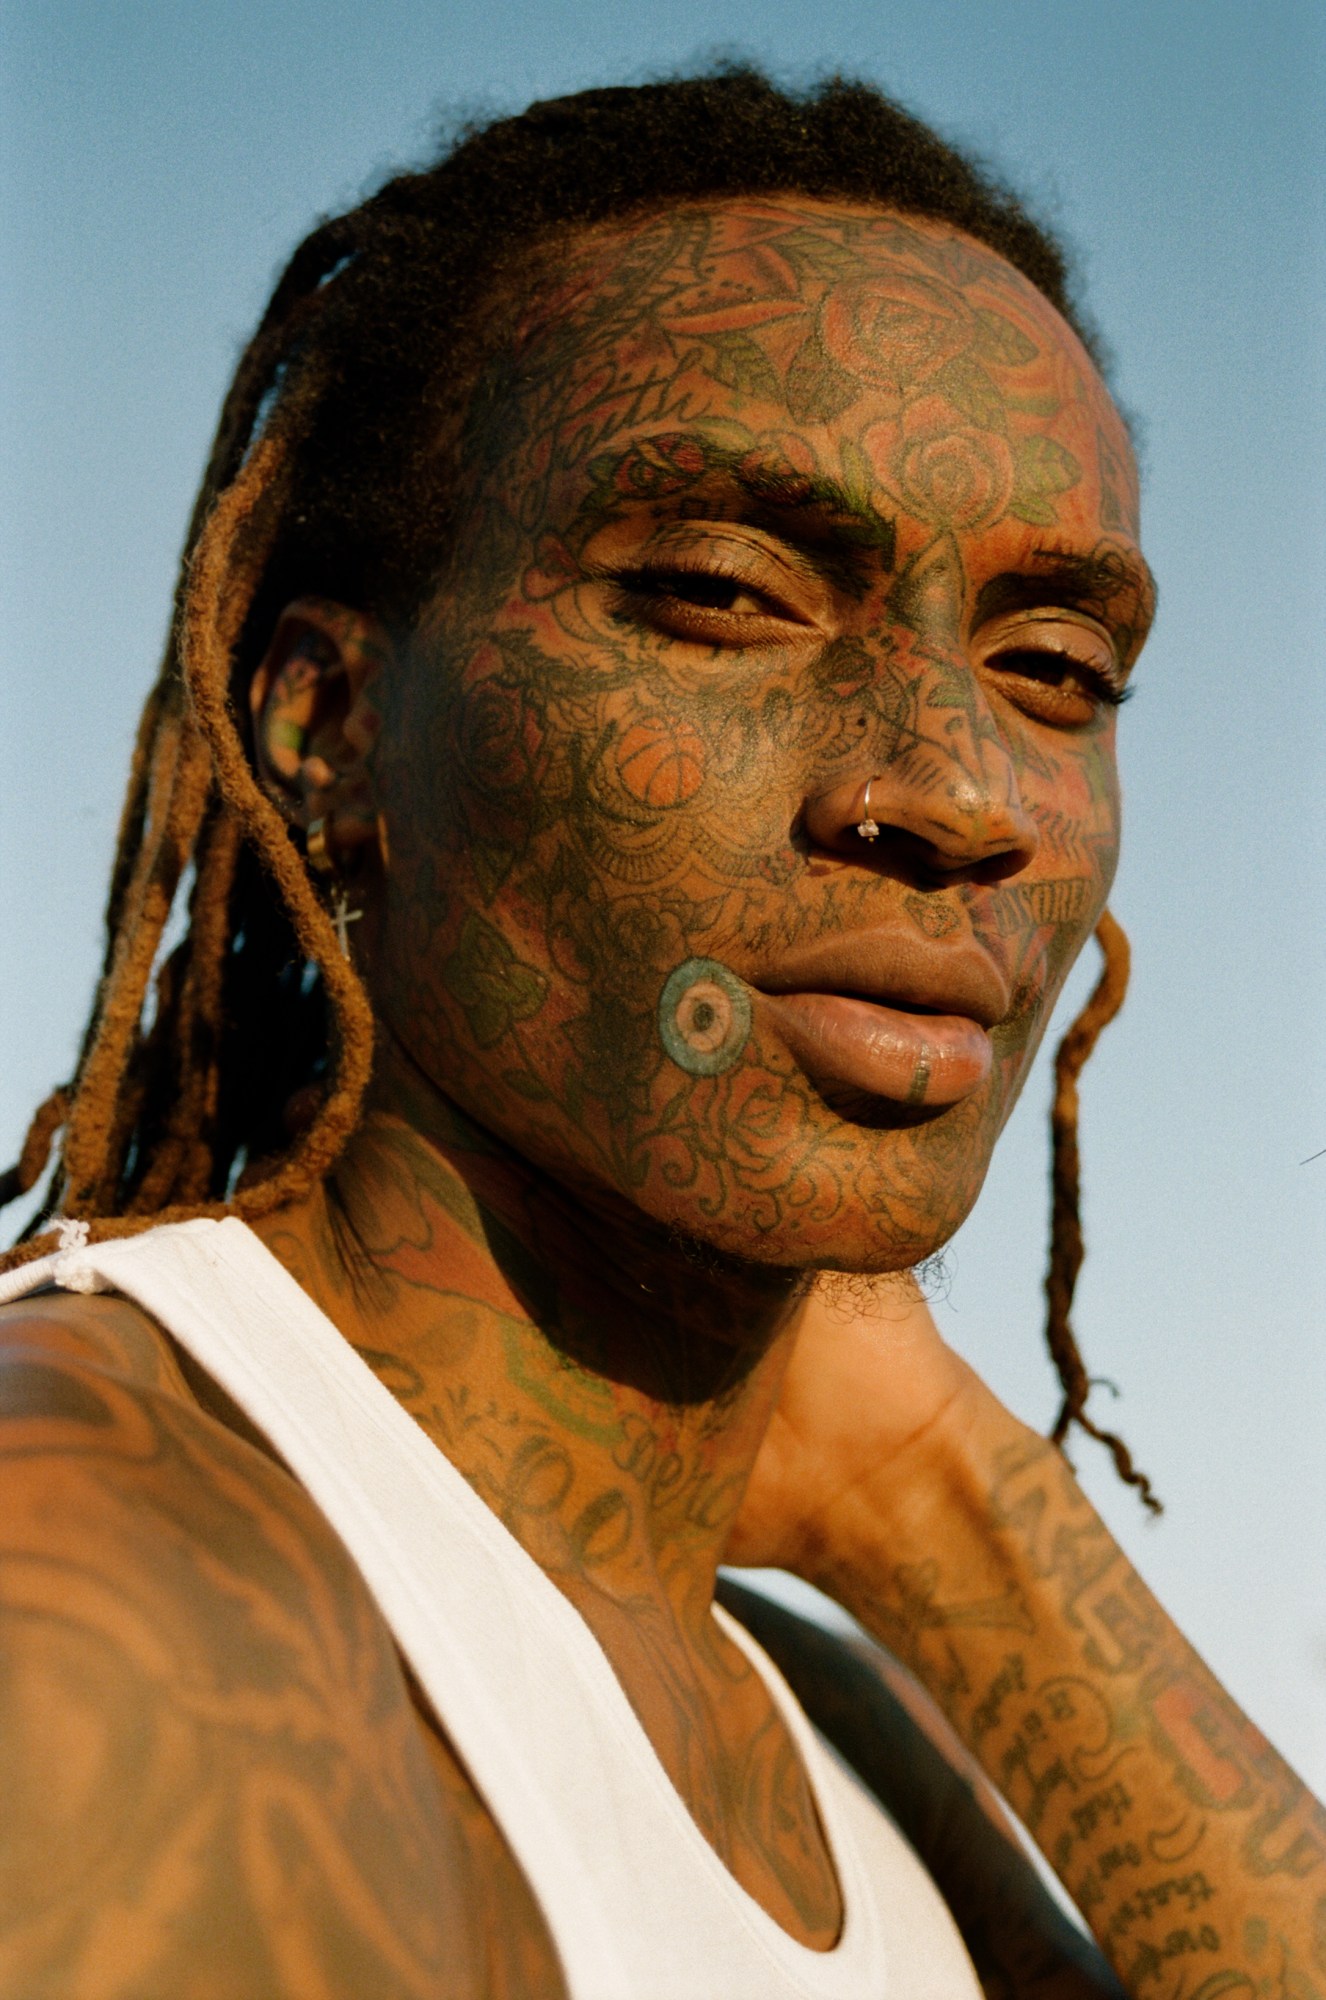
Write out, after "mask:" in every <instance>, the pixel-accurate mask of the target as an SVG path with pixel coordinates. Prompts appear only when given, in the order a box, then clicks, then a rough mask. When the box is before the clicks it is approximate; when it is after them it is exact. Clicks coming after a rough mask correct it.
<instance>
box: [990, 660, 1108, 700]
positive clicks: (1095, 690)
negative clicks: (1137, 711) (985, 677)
mask: <svg viewBox="0 0 1326 2000" xmlns="http://www.w3.org/2000/svg"><path fill="white" fill-rule="evenodd" d="M1015 660H1035V661H1037V662H1040V661H1045V660H1057V661H1062V662H1063V665H1064V667H1065V668H1067V669H1068V670H1070V671H1071V672H1073V673H1075V674H1076V675H1077V676H1078V677H1079V679H1080V680H1082V681H1083V683H1084V684H1085V685H1086V687H1087V688H1088V689H1089V691H1090V692H1091V693H1092V694H1093V695H1094V696H1095V697H1096V699H1097V700H1098V701H1099V702H1101V703H1102V704H1103V706H1104V707H1106V708H1122V707H1123V705H1124V703H1125V702H1126V701H1131V700H1132V698H1133V695H1134V694H1135V693H1136V689H1135V688H1133V687H1131V686H1129V687H1120V686H1119V685H1118V683H1117V682H1116V681H1113V680H1111V679H1110V677H1109V675H1108V674H1106V673H1102V671H1101V669H1100V668H1099V667H1093V666H1092V665H1091V664H1090V662H1089V661H1087V660H1079V659H1078V658H1077V657H1076V655H1075V654H1073V653H1068V652H1065V651H1064V650H1063V649H1062V647H1058V646H1012V647H1010V648H1009V649H1008V651H1007V652H999V653H993V654H991V656H990V663H991V665H992V666H1003V667H1004V668H1005V670H1006V671H1007V670H1010V669H1009V662H1011V661H1015ZM1011 671H1012V672H1013V673H1016V672H1017V671H1018V669H1017V668H1016V667H1012V668H1011ZM1024 678H1025V679H1027V680H1040V679H1041V678H1042V675H1041V674H1037V673H1028V674H1026V675H1024ZM1046 684H1047V685H1050V683H1048V682H1047V683H1046Z"/></svg>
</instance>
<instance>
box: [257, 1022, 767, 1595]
mask: <svg viewBox="0 0 1326 2000" xmlns="http://www.w3.org/2000/svg"><path fill="white" fill-rule="evenodd" d="M421 1097H422V1101H421ZM259 1228H260V1233H261V1234H262V1235H263V1237H264V1239H265V1240H266V1242H267V1243H268V1245H269V1247H270V1248H271V1249H272V1250H273V1251H274V1252H275V1253H276V1255H277V1256H278V1257H280V1258H281V1260H282V1261H283V1262H284V1263H285V1264H286V1266H287V1267H288V1268H289V1269H290V1270H291V1271H292V1272H293V1273H294V1275H295V1276H296V1277H297V1278H298V1279H299V1281H300V1282H301V1284H302V1285H303V1286H304V1287H305V1289H306V1290H307V1291H309V1292H310V1293H311V1294H312V1296H313V1297H314V1298H315V1299H316V1300H317V1302H318V1303H319V1304H320V1305H321V1306H322V1308H323V1310H324V1311H325V1312H326V1313H327V1314H328V1316H329V1317H330V1318H331V1319H332V1320H333V1321H334V1322H335V1323H336V1325H337V1326H338V1327H339V1328H340V1330H341V1331H342V1332H343V1333H344V1334H345V1335H346V1337H347V1338H348V1339H349V1340H351V1341H352V1343H353V1344H354V1346H355V1347H356V1348H357V1349H358V1350H359V1352H360V1353H361V1354H362V1355H363V1357H364V1358H365V1360H367V1361H368V1363H369V1365H370V1366H371V1367H372V1368H373V1369H374V1370H375V1372H376V1373H377V1374H378V1375H379V1377H380V1378H381V1379H382V1380H383V1381H384V1382H385V1383H386V1384H387V1386H388V1387H389V1388H391V1390H392V1391H393V1393H394V1394H396V1396H397V1397H398V1398H399V1399H400V1401H401V1402H402V1403H403V1404H404V1405H405V1407H406V1408H407V1409H408V1410H409V1411H410V1412H411V1414H412V1415H413V1416H415V1418H416V1419H417V1420H418V1421H419V1422H420V1423H421V1424H422V1425H423V1427H424V1428H425V1429H426V1430H427V1431H428V1433H429V1435H430V1436H431V1437H432V1438H433V1439H434V1441H435V1442H436V1443H437V1444H438V1445H439V1446H440V1448H441V1449H442V1450H443V1451H444V1452H445V1453H446V1454H447V1456H448V1457H449V1458H450V1459H451V1460H452V1461H453V1463H454V1464H456V1465H457V1467H458V1468H459V1470H460V1471H461V1472H462V1473H463V1474H464V1475H465V1477H466V1478H467V1479H469V1481H470V1482H471V1484H472V1485H474V1486H475V1487H476V1489H477V1490H478V1491H479V1492H480V1494H481V1495H482V1497H483V1498H484V1499H485V1500H487V1501H488V1503H489V1504H490V1505H491V1506H492V1507H493V1508H494V1511H495V1512H497V1513H498V1515H499V1516H500V1517H501V1518H502V1519H503V1520H504V1521H505V1522H506V1524H507V1525H508V1526H509V1527H510V1528H511V1529H512V1532H513V1533H515V1534H516V1535H517V1538H518V1539H520V1540H521V1541H522V1542H524V1543H525V1545H526V1547H527V1548H528V1549H529V1550H530V1553H531V1554H533V1555H534V1556H535V1558H536V1560H538V1561H539V1562H541V1563H542V1564H543V1566H544V1567H545V1568H547V1569H549V1571H550V1572H551V1573H552V1574H553V1575H554V1577H555V1578H556V1580H558V1581H559V1582H561V1583H562V1584H563V1586H564V1587H568V1588H570V1589H571V1593H572V1594H573V1595H574V1594H575V1588H574V1586H575V1582H576V1579H577V1578H579V1579H580V1580H585V1579H587V1578H588V1576H589V1575H590V1574H591V1573H592V1575H593V1581H594V1584H595V1587H596V1589H604V1588H607V1589H608V1590H610V1591H612V1592H613V1593H614V1594H618V1586H619V1585H620V1587H622V1588H629V1590H630V1591H631V1592H632V1594H634V1593H638V1592H639V1591H640V1590H642V1589H646V1590H650V1591H651V1592H652V1591H653V1590H654V1589H655V1588H658V1587H661V1588H663V1589H664V1590H665V1592H666V1594H667V1595H668V1596H670V1597H674V1599H677V1600H679V1601H684V1602H685V1603H687V1604H694V1605H696V1606H697V1607H698V1606H700V1605H702V1604H703V1605H704V1606H707V1595H708V1592H707V1586H708V1584H709V1583H710V1582H711V1581H712V1577H713V1572H714V1569H715V1568H716V1566H717V1563H718V1561H719V1558H720V1554H721V1549H722V1544H723V1541H724V1539H725V1536H726V1530H727V1525H728V1523H729V1521H730V1519H731V1517H732V1514H733V1513H734V1512H735V1509H736V1507H737V1504H738V1503H739V1500H740V1497H741V1493H742V1490H743V1488H744V1485H745V1479H746V1476H747V1473H748V1471H749V1466H750V1462H751V1460H752V1458H753V1456H754V1453H755V1450H756V1448H757V1446H758V1443H759V1439H760V1436H761V1435H762V1433H763V1429H764V1425H765V1423H766V1421H767V1416H768V1412H769V1409H770V1408H771V1406H772V1401H773V1398H774V1396H775V1394H776V1391H777V1384H778V1380H779V1378H780V1376H781V1372H782V1365H783V1359H784V1348H785V1345H786V1342H785V1339H784V1338H783V1336H784V1334H785V1332H786V1331H787V1329H788V1328H789V1327H790V1325H791V1322H792V1319H793V1317H794V1314H795V1307H796V1304H797V1301H798V1299H799V1296H800V1292H801V1289H802V1284H803V1280H802V1279H801V1278H800V1276H799V1275H798V1274H794V1273H788V1272H786V1271H781V1270H775V1269H771V1268H769V1267H762V1266H758V1265H749V1264H743V1263H740V1262H738V1261H737V1260H735V1259H731V1258H727V1257H724V1256H722V1255H721V1254H720V1253H717V1252H715V1251H713V1250H711V1249H709V1248H707V1247H705V1246H700V1245H695V1244H692V1243H690V1242H688V1241H687V1240H685V1239H683V1238H681V1237H678V1236H674V1235H669V1234H668V1233H667V1232H666V1231H664V1230H662V1229H660V1228H659V1227H658V1226H657V1225H655V1224H653V1223H651V1222H649V1221H648V1220H647V1219H646V1218H644V1217H641V1216H638V1215H636V1214H634V1213H632V1212H631V1211H630V1210H629V1209H627V1207H626V1206H625V1204H623V1203H619V1202H618V1201H616V1199H615V1198H612V1197H604V1196H601V1195H591V1194H590V1193H588V1192H587V1191H586V1190H584V1189H573V1188H570V1187H567V1186H565V1185H563V1184H560V1183H558V1182H556V1181H554V1180H553V1179H552V1178H550V1177H549V1176H546V1175H544V1174H543V1173H541V1172H540V1171H539V1170H538V1169H537V1168H536V1167H534V1166H532V1165H531V1164H530V1162H529V1161H527V1160H525V1159H523V1158H521V1157H520V1156H518V1155H516V1154H515V1153H513V1152H512V1151H510V1150H509V1149H507V1148H506V1147H505V1146H503V1145H501V1144H500V1143H499V1142H497V1141H495V1140H493V1139H492V1138H490V1137H489V1136H488V1135H487V1134H485V1133H483V1132H482V1131H480V1130H479V1129H478V1128H477V1127H476V1126H475V1125H473V1124H472V1123H471V1122H470V1121H468V1120H467V1119H466V1118H464V1117H463V1116H462V1115H461V1114H460V1113H459V1112H457V1111H456V1110H455V1109H454V1107H453V1106H451V1105H450V1104H449V1103H448V1102H447V1101H446V1100H444V1099H442V1098H439V1097H437V1096H435V1095H434V1094H433V1093H431V1092H427V1090H426V1086H421V1085H420V1084H418V1083H417V1082H415V1080H414V1079H412V1077H411V1076H410V1074H409V1072H408V1070H407V1069H406V1068H405V1066H404V1065H402V1064H400V1063H397V1064H395V1065H394V1066H393V1064H392V1063H391V1061H390V1060H389V1061H388V1063H387V1064H386V1065H385V1066H384V1072H383V1074H382V1076H381V1079H380V1081H379V1084H378V1087H377V1091H376V1102H375V1105H374V1108H373V1110H372V1111H371V1112H370V1114H369V1116H368V1117H367V1118H366V1120H365V1121H364V1124H363V1126H362V1127H361V1129H360V1131H359V1133H358V1134H357V1136H356V1138H355V1140H354V1142H353V1143H352V1145H351V1146H350V1148H349V1149H348V1151H347V1154H346V1156H345V1157H344V1159H343V1160H342V1162H341V1164H340V1165H339V1167H338V1169H337V1171H336V1174H335V1175H334V1176H333V1178H332V1180H331V1181H330V1182H329V1183H328V1184H327V1186H326V1187H325V1188H324V1189H323V1190H321V1191H320V1193H319V1194H318V1196H316V1197H315V1198H313V1199H312V1200H310V1201H309V1202H308V1203H307V1204H305V1205H303V1206H302V1207H300V1208H298V1209H289V1210H286V1211H283V1212H282V1213H281V1214H280V1215H278V1216H276V1217H273V1218H272V1219H271V1221H270V1222H268V1223H265V1224H261V1225H259ZM614 1578H617V1579H618V1582H617V1583H614ZM697 1585H703V1586H704V1587H703V1588H702V1589H701V1590H700V1591H699V1593H698V1595H697V1590H696V1586H697Z"/></svg>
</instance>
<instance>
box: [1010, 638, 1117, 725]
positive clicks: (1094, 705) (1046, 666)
mask: <svg viewBox="0 0 1326 2000" xmlns="http://www.w3.org/2000/svg"><path fill="white" fill-rule="evenodd" d="M986 666H987V668H988V669H990V670H991V671H993V672H994V673H995V674H996V675H997V676H998V682H999V687H1000V691H1001V693H1002V694H1003V695H1004V696H1005V697H1006V698H1007V699H1008V700H1009V701H1011V702H1012V703H1013V705H1014V707H1016V708H1020V709H1022V711H1023V712H1024V714H1027V715H1030V716H1031V717H1033V718H1034V720H1036V721H1038V722H1048V723H1051V724H1053V725H1055V726H1057V727H1059V728H1070V729H1071V728H1081V727H1084V726H1085V725H1086V724H1087V723H1089V722H1093V721H1095V720H1096V718H1097V717H1098V716H1100V715H1102V714H1103V713H1105V712H1106V711H1107V710H1109V709H1112V708H1118V707H1120V706H1121V704H1122V703H1123V702H1125V701H1126V700H1127V699H1128V696H1129V694H1130V692H1131V690H1130V689H1129V688H1126V687H1124V686H1122V685H1121V684H1120V683H1119V681H1117V680H1116V679H1115V678H1114V677H1113V675H1112V673H1110V672H1109V671H1107V670H1106V669H1105V668H1104V667H1102V666H1099V665H1097V664H1096V663H1095V662H1094V661H1088V660H1083V659H1079V658H1078V657H1077V656H1076V654H1074V653H1070V652H1064V651H1060V650H1059V649H1058V648H1057V647H1039V646H1009V647H1006V648H1001V649H1000V650H999V651H998V652H994V653H991V654H989V655H988V656H987V659H986Z"/></svg>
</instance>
